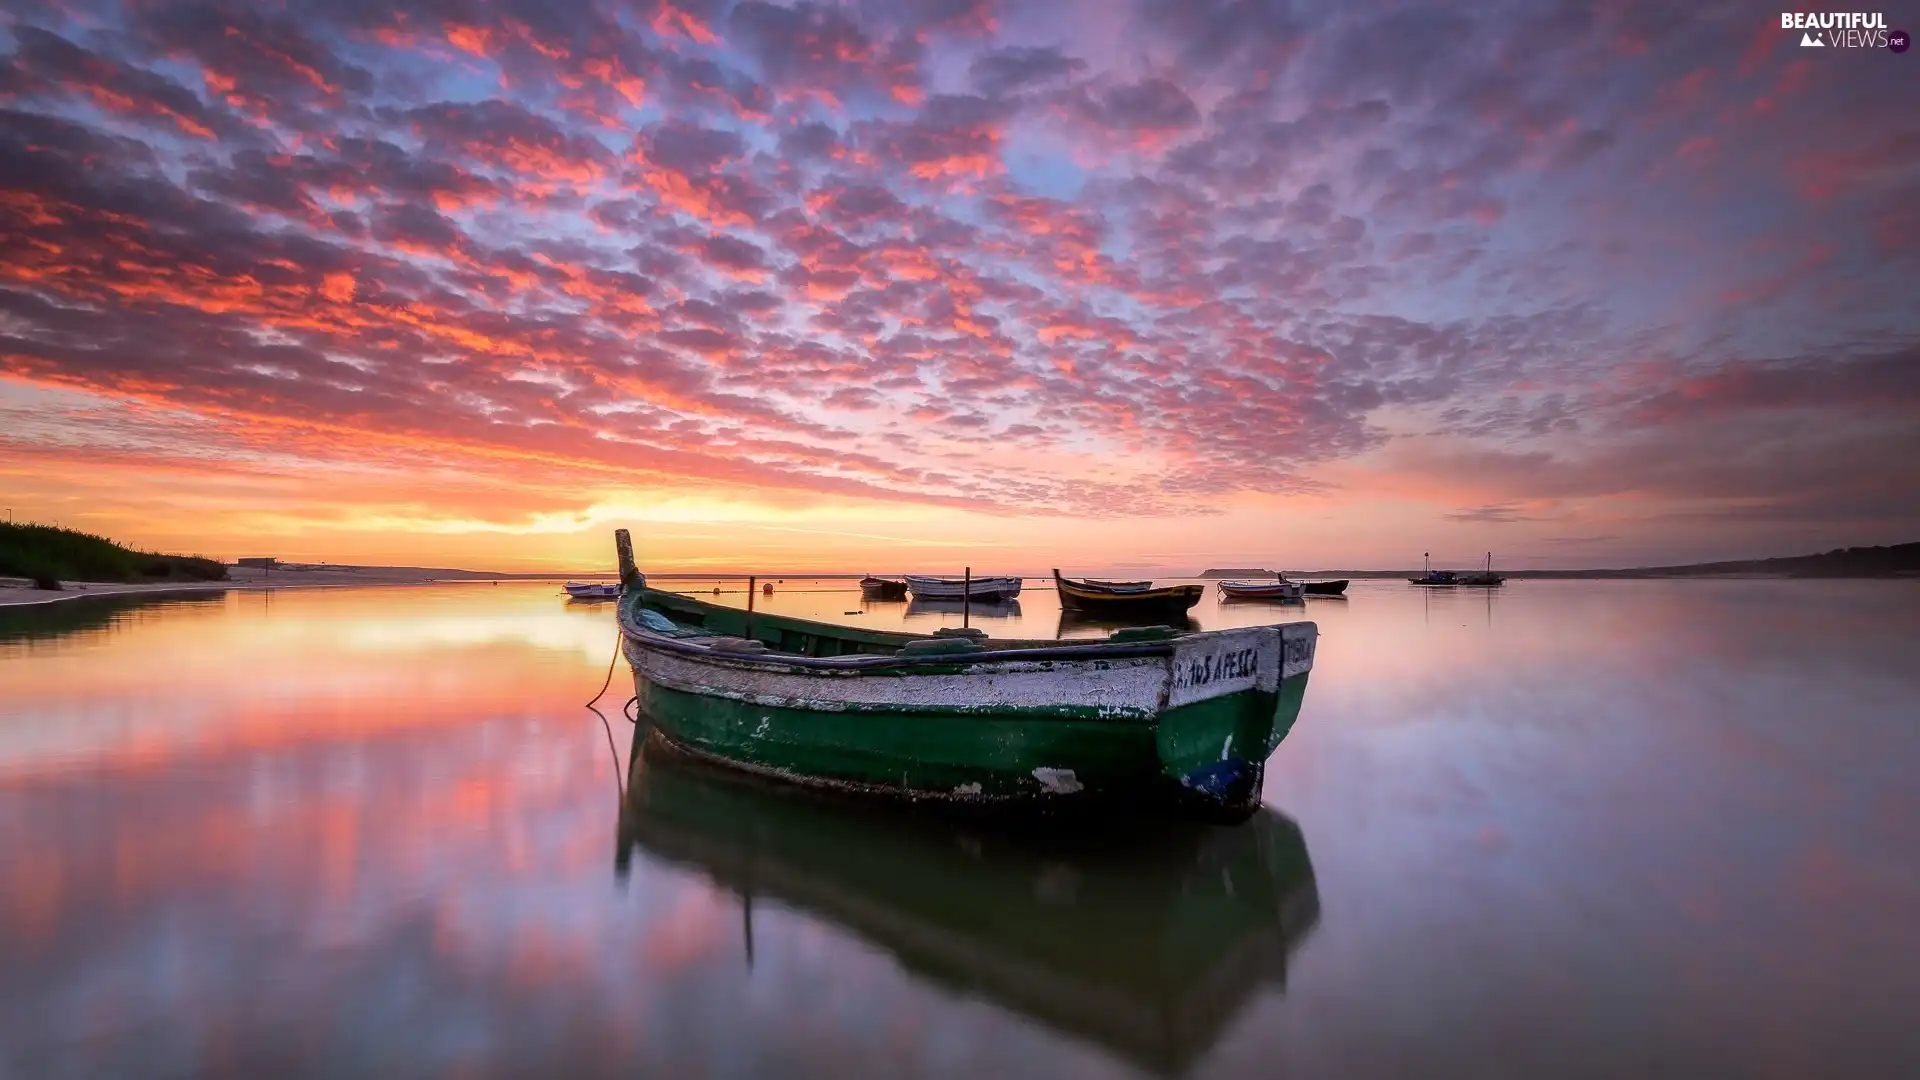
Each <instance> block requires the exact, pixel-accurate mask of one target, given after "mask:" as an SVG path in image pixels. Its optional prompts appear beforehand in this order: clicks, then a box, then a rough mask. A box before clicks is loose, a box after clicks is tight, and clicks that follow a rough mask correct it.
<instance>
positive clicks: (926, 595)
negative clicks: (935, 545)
mask: <svg viewBox="0 0 1920 1080" xmlns="http://www.w3.org/2000/svg"><path fill="white" fill-rule="evenodd" d="M907 591H908V592H910V593H912V594H913V595H914V596H915V597H918V598H919V599H922V600H961V599H969V598H970V599H974V600H988V601H992V600H1011V599H1013V598H1014V597H1016V596H1019V595H1020V579H1019V578H1017V577H977V578H971V579H969V578H957V577H920V576H917V575H914V574H908V575H907Z"/></svg>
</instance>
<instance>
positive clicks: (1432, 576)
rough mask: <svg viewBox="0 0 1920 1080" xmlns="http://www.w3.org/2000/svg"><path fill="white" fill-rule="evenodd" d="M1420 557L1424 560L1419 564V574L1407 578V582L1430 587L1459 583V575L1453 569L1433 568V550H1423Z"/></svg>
mask: <svg viewBox="0 0 1920 1080" xmlns="http://www.w3.org/2000/svg"><path fill="white" fill-rule="evenodd" d="M1421 558H1422V559H1423V560H1424V562H1423V563H1422V566H1421V571H1420V576H1419V577H1410V578H1408V579H1407V584H1409V585H1424V586H1426V587H1427V588H1430V589H1447V588H1452V587H1454V586H1456V585H1459V584H1460V583H1461V582H1460V578H1459V576H1458V575H1456V574H1455V573H1454V572H1453V571H1451V570H1435V569H1434V568H1433V552H1431V551H1429V552H1424V553H1422V555H1421Z"/></svg>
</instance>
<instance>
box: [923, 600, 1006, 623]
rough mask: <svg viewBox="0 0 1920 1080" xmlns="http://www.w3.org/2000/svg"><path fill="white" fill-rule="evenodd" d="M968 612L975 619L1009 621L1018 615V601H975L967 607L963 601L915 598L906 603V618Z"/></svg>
mask: <svg viewBox="0 0 1920 1080" xmlns="http://www.w3.org/2000/svg"><path fill="white" fill-rule="evenodd" d="M969 611H970V612H971V613H972V615H973V617H974V618H976V619H1011V618H1015V617H1017V616H1018V615H1019V614H1020V601H1018V600H975V601H973V603H972V605H971V607H969V606H968V603H967V602H966V601H964V600H958V599H956V600H927V599H923V598H921V597H918V596H916V597H914V598H913V599H911V600H908V601H907V611H906V617H907V618H909V619H911V618H913V617H914V616H916V615H927V616H934V615H959V614H961V613H963V612H969Z"/></svg>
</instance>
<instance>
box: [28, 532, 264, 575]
mask: <svg viewBox="0 0 1920 1080" xmlns="http://www.w3.org/2000/svg"><path fill="white" fill-rule="evenodd" d="M0 576H6V577H24V578H32V579H33V582H34V585H35V586H36V587H38V588H43V589H46V588H59V584H58V583H59V582H61V581H124V582H147V581H225V580H226V578H227V568H226V567H224V566H222V565H220V564H219V563H218V562H215V561H214V560H212V559H202V558H198V557H196V556H190V555H157V554H154V553H152V552H148V551H136V550H134V549H133V548H128V547H122V546H120V545H119V544H116V543H114V542H113V541H111V540H109V539H107V538H106V537H104V536H95V535H93V534H92V533H83V532H78V531H75V530H73V529H61V528H56V527H54V526H52V525H0Z"/></svg>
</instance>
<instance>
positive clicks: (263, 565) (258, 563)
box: [234, 559, 280, 570]
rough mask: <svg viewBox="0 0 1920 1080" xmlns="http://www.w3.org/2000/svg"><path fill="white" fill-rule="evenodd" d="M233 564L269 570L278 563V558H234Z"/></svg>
mask: <svg viewBox="0 0 1920 1080" xmlns="http://www.w3.org/2000/svg"><path fill="white" fill-rule="evenodd" d="M234 565H235V566H243V567H246V568H247V569H249V570H271V569H273V568H274V567H276V566H279V565H280V560H279V559H236V560H234Z"/></svg>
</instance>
